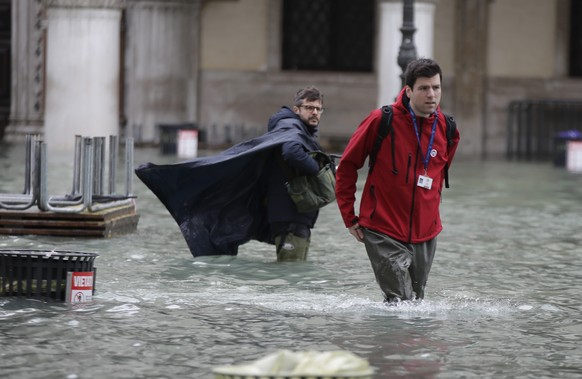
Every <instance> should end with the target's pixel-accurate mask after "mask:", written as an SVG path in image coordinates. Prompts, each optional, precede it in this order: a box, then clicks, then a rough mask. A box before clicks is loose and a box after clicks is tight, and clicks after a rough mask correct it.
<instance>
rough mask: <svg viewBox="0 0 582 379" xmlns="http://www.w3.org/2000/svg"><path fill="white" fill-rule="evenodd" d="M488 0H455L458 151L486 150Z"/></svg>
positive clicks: (475, 153)
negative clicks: (459, 140)
mask: <svg viewBox="0 0 582 379" xmlns="http://www.w3.org/2000/svg"><path fill="white" fill-rule="evenodd" d="M488 8H489V1H483V0H456V3H455V20H454V21H455V84H454V87H455V91H454V93H455V96H454V115H455V118H456V119H457V125H458V126H459V130H460V131H461V138H462V140H461V144H460V145H459V153H460V154H464V155H470V156H482V157H484V156H483V154H484V153H485V151H486V150H485V125H486V122H487V120H486V116H487V114H486V111H485V109H486V96H485V91H486V82H487V81H486V76H487V33H488V31H487V24H488V14H489V12H488Z"/></svg>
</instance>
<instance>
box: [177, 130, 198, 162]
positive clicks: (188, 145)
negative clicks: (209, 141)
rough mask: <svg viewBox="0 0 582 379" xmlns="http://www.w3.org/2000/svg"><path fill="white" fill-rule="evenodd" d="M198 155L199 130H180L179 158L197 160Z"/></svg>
mask: <svg viewBox="0 0 582 379" xmlns="http://www.w3.org/2000/svg"><path fill="white" fill-rule="evenodd" d="M197 155H198V130H178V157H180V158H196V156H197Z"/></svg>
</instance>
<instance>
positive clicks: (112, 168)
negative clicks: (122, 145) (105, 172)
mask: <svg viewBox="0 0 582 379" xmlns="http://www.w3.org/2000/svg"><path fill="white" fill-rule="evenodd" d="M118 154H119V143H118V141H117V136H113V135H110V136H109V194H110V195H114V194H115V192H116V180H117V179H116V178H117V156H118Z"/></svg>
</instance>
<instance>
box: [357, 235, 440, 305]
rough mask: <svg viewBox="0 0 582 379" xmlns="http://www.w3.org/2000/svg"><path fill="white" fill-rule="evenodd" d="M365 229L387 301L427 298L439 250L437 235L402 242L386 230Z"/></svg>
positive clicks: (368, 249)
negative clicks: (419, 241) (427, 287)
mask: <svg viewBox="0 0 582 379" xmlns="http://www.w3.org/2000/svg"><path fill="white" fill-rule="evenodd" d="M362 229H363V231H364V244H365V245H366V252H367V253H368V258H369V259H370V263H371V264H372V269H373V270H374V275H375V276H376V282H377V283H378V285H379V286H380V289H381V290H382V292H383V293H384V299H385V301H386V302H389V303H392V302H398V301H402V300H413V299H422V298H424V288H425V287H426V282H427V280H428V274H429V272H430V268H431V266H432V261H433V258H434V254H435V252H436V238H433V239H432V240H429V241H426V242H421V243H403V242H400V241H397V240H395V239H393V238H390V237H388V236H387V235H385V234H382V233H378V232H375V231H373V230H370V229H366V228H362Z"/></svg>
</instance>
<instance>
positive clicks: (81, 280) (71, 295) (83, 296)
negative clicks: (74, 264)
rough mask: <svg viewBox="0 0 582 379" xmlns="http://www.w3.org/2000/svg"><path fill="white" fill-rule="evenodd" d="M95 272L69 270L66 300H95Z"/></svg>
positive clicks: (71, 301) (81, 301)
mask: <svg viewBox="0 0 582 379" xmlns="http://www.w3.org/2000/svg"><path fill="white" fill-rule="evenodd" d="M93 278H94V276H93V272H68V273H67V292H66V301H67V302H68V303H86V302H88V301H91V300H93Z"/></svg>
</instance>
